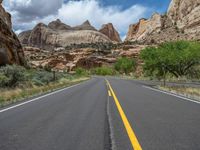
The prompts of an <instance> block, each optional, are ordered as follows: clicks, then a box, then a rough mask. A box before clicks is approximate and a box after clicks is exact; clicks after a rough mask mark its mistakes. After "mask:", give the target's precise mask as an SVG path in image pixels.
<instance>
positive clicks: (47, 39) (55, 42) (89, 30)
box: [19, 20, 111, 50]
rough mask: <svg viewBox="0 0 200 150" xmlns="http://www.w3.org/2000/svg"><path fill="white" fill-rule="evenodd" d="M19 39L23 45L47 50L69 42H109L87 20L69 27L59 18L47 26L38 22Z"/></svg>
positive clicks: (67, 44) (69, 43) (20, 35)
mask: <svg viewBox="0 0 200 150" xmlns="http://www.w3.org/2000/svg"><path fill="white" fill-rule="evenodd" d="M19 39H20V41H21V43H22V44H23V45H25V46H33V47H38V48H43V49H48V50H50V49H51V50H52V49H54V48H57V47H66V46H69V45H71V44H81V43H97V42H111V40H110V39H109V38H108V37H107V36H105V35H104V34H102V33H100V32H98V31H96V29H95V28H94V27H92V26H91V25H90V23H89V21H86V22H84V23H83V24H82V25H80V26H76V27H70V26H68V25H65V24H64V23H62V22H61V21H60V20H56V21H53V22H51V23H49V25H48V26H47V25H45V24H43V23H39V24H37V25H36V26H35V28H34V29H33V30H31V31H25V32H22V33H21V34H19Z"/></svg>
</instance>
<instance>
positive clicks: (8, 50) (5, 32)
mask: <svg viewBox="0 0 200 150" xmlns="http://www.w3.org/2000/svg"><path fill="white" fill-rule="evenodd" d="M1 3H2V0H0V65H6V64H14V63H16V64H19V65H24V64H25V60H24V53H23V49H22V46H21V44H20V42H19V40H18V38H17V36H16V35H15V33H14V32H13V31H12V23H11V15H10V14H9V13H7V12H6V11H5V10H4V8H3V7H2V5H1Z"/></svg>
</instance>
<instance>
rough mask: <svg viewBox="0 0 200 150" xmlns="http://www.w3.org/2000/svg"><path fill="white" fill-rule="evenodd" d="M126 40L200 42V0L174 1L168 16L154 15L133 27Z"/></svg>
mask: <svg viewBox="0 0 200 150" xmlns="http://www.w3.org/2000/svg"><path fill="white" fill-rule="evenodd" d="M126 40H127V41H139V42H143V43H147V42H148V43H152V42H151V41H153V43H155V42H156V43H161V42H165V41H174V40H200V0H172V1H171V4H170V6H169V9H168V12H167V14H166V15H163V16H162V15H159V14H154V15H153V16H152V17H151V18H150V19H148V20H145V19H141V20H140V21H139V23H137V24H134V25H131V26H130V28H129V32H128V34H127V38H126Z"/></svg>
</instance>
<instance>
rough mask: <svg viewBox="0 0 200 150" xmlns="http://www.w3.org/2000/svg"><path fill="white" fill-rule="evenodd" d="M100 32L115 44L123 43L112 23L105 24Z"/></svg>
mask: <svg viewBox="0 0 200 150" xmlns="http://www.w3.org/2000/svg"><path fill="white" fill-rule="evenodd" d="M99 32H101V33H103V34H104V35H106V36H107V37H109V38H110V39H111V40H112V41H114V42H121V39H120V36H119V33H118V32H117V30H116V29H115V28H114V26H113V24H112V23H108V24H104V25H103V26H102V28H101V29H100V30H99Z"/></svg>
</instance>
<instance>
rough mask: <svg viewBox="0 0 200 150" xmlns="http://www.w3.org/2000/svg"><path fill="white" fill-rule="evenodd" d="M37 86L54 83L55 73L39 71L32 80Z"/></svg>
mask: <svg viewBox="0 0 200 150" xmlns="http://www.w3.org/2000/svg"><path fill="white" fill-rule="evenodd" d="M32 81H33V83H34V84H35V85H37V86H43V85H46V84H49V83H50V82H52V81H54V77H53V73H52V72H48V71H37V72H36V73H35V75H34V76H33V79H32Z"/></svg>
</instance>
